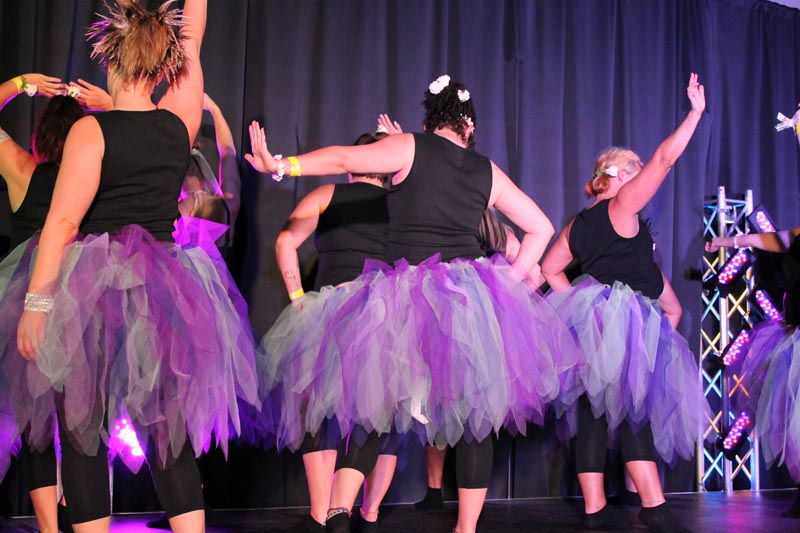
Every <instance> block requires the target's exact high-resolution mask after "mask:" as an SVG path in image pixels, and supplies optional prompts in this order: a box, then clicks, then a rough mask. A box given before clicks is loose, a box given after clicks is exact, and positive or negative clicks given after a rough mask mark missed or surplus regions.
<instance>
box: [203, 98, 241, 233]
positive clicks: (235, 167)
mask: <svg viewBox="0 0 800 533" xmlns="http://www.w3.org/2000/svg"><path fill="white" fill-rule="evenodd" d="M203 108H204V109H205V110H206V111H208V112H210V113H211V117H212V118H213V119H214V135H215V137H216V140H217V153H218V154H219V172H218V174H217V177H218V178H219V181H220V184H221V186H222V192H223V194H224V196H225V201H226V202H227V204H228V210H229V211H230V213H231V221H230V226H231V231H233V228H234V227H235V226H236V217H237V216H238V215H239V207H240V206H241V202H242V180H241V178H240V176H239V160H238V159H237V158H236V146H235V143H234V141H233V134H232V133H231V128H230V126H228V122H227V121H226V120H225V117H224V116H223V115H222V111H221V110H220V108H219V106H218V105H217V104H216V102H214V100H212V99H211V97H210V96H208V95H207V94H206V95H204V96H203Z"/></svg>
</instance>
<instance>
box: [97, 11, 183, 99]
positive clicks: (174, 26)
mask: <svg viewBox="0 0 800 533" xmlns="http://www.w3.org/2000/svg"><path fill="white" fill-rule="evenodd" d="M174 2H175V0H166V2H164V3H163V4H161V7H159V8H158V9H156V10H155V11H148V10H147V9H145V8H143V7H142V6H141V4H139V2H138V0H117V7H116V9H115V8H114V7H112V6H111V5H109V3H108V2H107V1H106V2H104V3H105V5H106V8H107V9H108V11H109V14H108V15H100V14H99V13H98V16H99V17H100V18H101V20H99V21H97V22H95V23H94V24H92V25H91V26H89V29H88V30H87V32H86V35H87V37H88V38H89V40H93V39H96V42H95V43H94V44H93V45H92V59H94V58H95V57H99V58H100V60H101V61H102V62H103V64H105V65H108V64H109V63H110V64H112V65H114V68H115V69H116V72H117V73H118V74H119V75H120V76H121V77H122V78H123V79H124V80H127V81H141V80H151V81H157V80H158V79H159V78H160V77H161V76H164V77H165V78H166V79H167V82H168V83H172V82H174V81H175V80H176V79H177V78H178V76H179V75H180V73H181V70H182V69H183V60H184V56H183V47H182V46H181V28H182V27H183V25H184V22H183V12H182V10H180V9H169V6H170V5H172V4H173V3H174ZM148 19H152V20H153V21H155V22H156V23H157V24H158V25H160V26H163V27H164V28H165V30H166V32H167V36H168V38H167V46H166V49H165V51H164V56H163V57H162V58H160V60H155V61H153V64H150V65H148V64H144V61H142V60H141V58H140V59H139V60H128V61H126V60H125V59H124V58H123V57H122V56H123V50H124V46H125V42H126V40H127V39H128V38H129V36H130V35H131V33H132V32H133V31H134V30H135V29H136V28H137V27H138V25H140V24H141V23H142V22H144V21H147V20H148Z"/></svg>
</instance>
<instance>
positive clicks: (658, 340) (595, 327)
mask: <svg viewBox="0 0 800 533" xmlns="http://www.w3.org/2000/svg"><path fill="white" fill-rule="evenodd" d="M547 297H548V299H549V300H550V301H551V302H552V304H553V305H554V306H555V307H556V309H558V312H559V314H561V315H562V316H563V317H564V319H565V320H566V321H567V322H568V324H569V327H570V329H571V331H572V333H573V335H574V337H575V340H576V341H577V343H578V344H579V345H580V351H579V352H580V354H581V357H582V358H583V360H582V361H581V364H580V365H579V376H580V381H581V386H582V388H583V390H584V391H585V394H586V396H587V397H588V398H589V401H590V404H591V406H592V411H593V413H594V415H595V416H596V417H600V416H603V415H604V416H605V417H606V419H607V421H608V427H609V431H610V432H613V431H614V430H615V429H616V428H617V426H619V424H620V423H622V422H623V421H624V420H626V419H627V420H628V421H630V422H631V423H633V424H634V426H636V425H639V424H643V423H645V422H649V423H650V424H651V426H652V430H653V437H654V440H655V446H656V451H657V452H658V454H659V455H660V456H661V457H662V458H663V459H664V460H665V461H667V462H668V463H670V464H672V463H674V462H675V461H676V460H677V458H678V457H679V456H680V457H683V458H685V459H688V458H690V457H692V455H693V454H694V452H695V444H696V442H697V439H698V436H699V435H700V434H701V430H702V424H703V421H704V417H705V416H707V415H708V413H709V412H710V411H709V407H708V404H707V402H706V400H705V398H704V397H703V391H702V387H701V385H700V380H699V375H698V367H697V362H696V361H695V358H694V355H693V354H692V352H691V351H690V350H689V347H688V345H687V344H686V341H685V340H684V339H683V337H681V336H680V334H679V333H678V332H677V331H675V330H674V329H673V328H672V326H671V325H670V323H669V321H668V320H667V319H666V318H665V317H664V316H663V315H662V313H661V310H660V307H659V306H658V303H657V302H656V301H654V300H651V299H649V298H647V297H645V296H642V295H641V294H640V293H637V292H634V291H633V290H632V289H631V288H630V287H628V286H627V285H625V284H623V283H619V282H616V283H614V285H613V286H611V287H609V286H607V285H603V284H600V283H598V282H597V281H596V280H595V279H594V278H592V277H590V276H581V277H580V278H578V279H577V280H575V282H574V283H573V286H572V287H571V288H570V289H568V290H565V291H558V292H555V291H551V292H550V293H548V295H547ZM570 418H571V420H572V422H571V423H574V420H575V419H574V413H573V414H571V415H570Z"/></svg>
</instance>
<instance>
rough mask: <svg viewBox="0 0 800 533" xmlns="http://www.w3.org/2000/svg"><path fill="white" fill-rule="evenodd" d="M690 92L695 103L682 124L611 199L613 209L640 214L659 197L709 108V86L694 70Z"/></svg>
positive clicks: (628, 213) (690, 81) (688, 88)
mask: <svg viewBox="0 0 800 533" xmlns="http://www.w3.org/2000/svg"><path fill="white" fill-rule="evenodd" d="M686 94H687V96H688V97H689V101H690V102H691V104H692V109H691V111H689V114H688V115H686V118H685V119H684V120H683V122H681V124H680V126H678V128H677V129H676V130H675V131H674V132H672V134H671V135H670V136H669V137H667V138H666V139H664V141H662V143H661V144H660V145H659V147H658V148H657V149H656V152H655V154H653V157H652V158H651V159H650V161H648V162H647V164H646V165H645V166H644V168H642V170H641V171H640V172H639V174H638V175H637V176H636V177H634V178H633V179H631V180H630V181H629V182H628V183H626V184H625V185H623V186H622V187H621V188H620V190H619V192H618V193H617V195H616V196H615V197H614V198H613V199H612V200H611V205H610V207H609V209H610V210H616V211H618V212H622V213H623V214H624V215H636V214H638V213H639V211H641V210H642V209H644V207H645V206H646V205H647V203H648V202H649V201H650V200H651V199H652V198H653V196H655V194H656V192H657V191H658V189H659V187H661V184H662V183H663V182H664V179H665V178H666V177H667V174H668V173H669V171H670V170H671V169H672V167H673V165H675V161H677V160H678V158H679V157H680V156H681V154H682V153H683V151H684V150H685V149H686V146H687V145H688V144H689V140H690V139H691V138H692V135H694V132H695V129H697V124H698V123H699V122H700V117H701V116H702V115H703V110H704V109H705V108H706V97H705V88H704V87H703V86H702V85H700V83H699V82H698V81H697V74H694V73H692V75H691V76H690V77H689V86H688V87H687V89H686Z"/></svg>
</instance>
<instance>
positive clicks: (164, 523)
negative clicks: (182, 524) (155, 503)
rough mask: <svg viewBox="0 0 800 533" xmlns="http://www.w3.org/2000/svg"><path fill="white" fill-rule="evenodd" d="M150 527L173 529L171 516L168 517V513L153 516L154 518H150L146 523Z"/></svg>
mask: <svg viewBox="0 0 800 533" xmlns="http://www.w3.org/2000/svg"><path fill="white" fill-rule="evenodd" d="M145 525H146V526H147V527H149V528H150V529H166V530H167V531H170V530H172V528H171V527H169V518H168V517H167V513H161V515H160V516H158V517H156V518H153V519H152V520H148V521H147V523H146V524H145Z"/></svg>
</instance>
